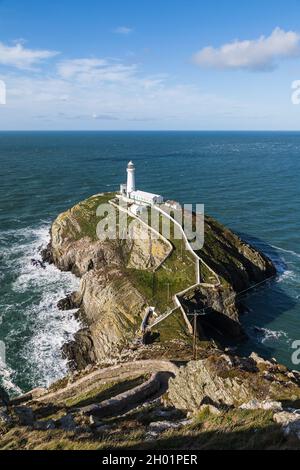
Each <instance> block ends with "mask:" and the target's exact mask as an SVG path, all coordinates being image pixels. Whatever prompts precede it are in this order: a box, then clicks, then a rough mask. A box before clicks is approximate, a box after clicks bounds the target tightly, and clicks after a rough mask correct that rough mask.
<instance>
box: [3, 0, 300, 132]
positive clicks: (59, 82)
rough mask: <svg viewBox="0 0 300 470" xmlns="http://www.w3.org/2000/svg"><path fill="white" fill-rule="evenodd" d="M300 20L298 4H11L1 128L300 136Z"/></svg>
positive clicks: (191, 0) (173, 0)
mask: <svg viewBox="0 0 300 470" xmlns="http://www.w3.org/2000/svg"><path fill="white" fill-rule="evenodd" d="M299 18H300V2H299V0H285V1H283V0H260V1H258V0H252V1H251V2H242V1H240V0H239V1H236V0H226V2H225V1H221V0H210V1H209V2H208V1H202V0H152V1H150V0H110V1H109V2H107V1H105V0H103V1H101V0H84V1H79V0H51V1H50V0H49V1H48V0H43V1H41V0H39V1H37V0H26V2H25V1H24V0H0V103H1V96H2V101H3V93H4V91H3V90H4V87H5V89H6V104H0V130H300V104H299V103H300V93H299V92H298V91H299V89H300V81H299V80H300V22H299ZM297 81H298V82H297ZM292 87H294V89H293V88H292ZM1 93H2V95H1Z"/></svg>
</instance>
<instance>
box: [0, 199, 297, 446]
mask: <svg viewBox="0 0 300 470" xmlns="http://www.w3.org/2000/svg"><path fill="white" fill-rule="evenodd" d="M108 201H111V202H113V204H115V205H116V209H117V217H116V220H117V223H119V220H120V219H119V217H120V213H119V208H118V201H117V199H115V195H114V194H103V195H97V196H93V197H91V198H89V199H87V200H86V201H83V202H81V203H79V204H78V205H76V206H74V207H73V208H72V209H70V210H68V211H67V212H65V213H63V214H61V215H60V216H58V218H57V219H56V220H55V221H54V223H53V225H52V228H51V243H50V244H49V246H48V247H47V249H46V250H44V252H43V257H44V260H45V261H48V262H51V263H55V265H56V266H57V267H58V268H59V269H62V270H69V271H72V272H73V273H75V274H76V275H77V276H79V277H80V278H81V285H80V290H79V291H78V292H74V293H72V294H70V295H69V296H68V297H67V298H66V299H62V301H61V302H60V303H59V306H60V308H61V309H68V308H74V307H76V308H77V309H78V315H79V317H80V318H81V320H82V329H81V330H80V331H79V332H78V333H77V335H76V336H75V339H74V341H73V342H72V343H70V344H68V345H65V347H64V354H66V355H67V356H68V358H69V361H70V366H71V369H73V371H70V373H69V374H68V375H67V376H66V377H65V378H63V379H62V380H59V381H58V382H56V383H54V384H52V385H51V387H50V388H49V389H41V388H38V389H35V390H32V391H30V392H29V393H27V394H25V395H23V396H19V397H17V398H14V399H10V397H8V396H7V394H6V393H5V392H4V391H0V392H1V393H0V449H35V450H37V449H39V450H41V449H48V450H51V449H70V450H72V449H82V450H89V449H91V450H92V449H102V450H103V449H105V450H112V449H152V450H154V449H229V448H230V449H286V448H289V449H298V448H299V439H300V418H299V414H298V407H299V403H300V374H299V373H298V372H296V371H290V370H288V369H287V368H286V367H284V366H282V365H280V364H278V363H277V362H276V361H275V360H272V361H266V360H264V359H263V358H261V357H259V356H258V355H257V354H255V353H252V354H251V356H250V357H247V358H242V357H239V356H236V355H234V354H231V353H230V352H228V350H227V352H225V350H224V348H222V340H224V342H225V340H226V339H227V338H228V337H230V338H231V339H233V340H235V341H239V340H240V339H242V338H243V331H242V328H241V325H240V322H239V314H240V312H241V306H240V303H239V296H238V294H239V293H240V292H241V291H244V290H245V289H248V288H250V287H253V286H256V285H257V284H258V285H260V284H261V283H263V282H264V281H266V280H268V279H270V278H272V276H274V275H275V268H274V266H273V264H272V263H271V261H270V260H269V259H268V258H266V257H265V256H264V255H263V254H261V253H259V252H258V251H257V250H256V249H254V248H253V247H251V246H250V245H249V244H247V243H245V242H244V241H242V240H241V239H240V238H239V237H238V236H236V235H235V234H234V233H232V232H231V231H230V230H228V229H226V228H225V227H223V226H222V225H221V224H219V223H218V222H216V221H215V220H214V219H212V218H210V217H205V243H204V247H203V249H202V250H199V251H198V252H195V253H194V252H191V251H188V250H186V249H185V248H186V247H185V246H184V244H183V242H182V241H180V240H178V239H175V237H174V227H172V230H171V232H170V236H169V237H168V238H165V236H159V237H156V236H154V232H153V231H152V230H151V229H150V228H149V227H148V226H147V224H145V223H144V224H141V223H140V221H139V220H136V219H135V218H134V217H133V216H132V215H130V216H129V222H130V224H131V225H130V227H131V228H130V235H129V236H128V237H127V239H125V240H123V239H122V240H120V239H118V238H116V239H115V240H111V239H105V240H102V241H100V240H99V239H98V238H97V235H96V227H97V223H98V222H99V218H98V217H97V216H96V209H97V207H98V206H99V204H101V203H107V202H108ZM190 216H192V217H194V216H193V215H190ZM160 217H161V218H162V217H164V215H163V214H160ZM197 263H199V264H197ZM198 268H199V269H198ZM199 273H200V275H199ZM199 309H201V311H202V313H205V315H204V316H201V317H200V319H199V320H198V324H197V331H196V333H197V334H196V343H197V360H192V358H193V352H194V350H193V347H192V334H191V333H192V325H191V323H190V318H191V317H190V314H191V313H193V312H194V311H195V310H199ZM153 310H154V311H155V315H156V316H155V315H154V314H153ZM62 315H63V312H62ZM141 329H142V330H143V342H141V341H140V340H141Z"/></svg>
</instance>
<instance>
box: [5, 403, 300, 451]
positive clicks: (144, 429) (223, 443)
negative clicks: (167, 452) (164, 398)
mask: <svg viewBox="0 0 300 470" xmlns="http://www.w3.org/2000/svg"><path fill="white" fill-rule="evenodd" d="M155 406H156V405H148V406H147V407H146V408H144V409H143V410H140V411H135V412H132V413H130V414H129V415H127V416H124V417H121V418H119V419H118V418H116V419H115V420H114V422H112V421H110V420H107V421H105V422H103V424H106V425H108V426H110V429H106V430H105V429H104V430H103V431H102V432H101V431H99V432H97V433H95V434H94V435H92V434H83V435H80V434H79V435H76V434H75V435H74V434H73V433H71V432H69V433H68V432H64V431H60V430H55V431H53V430H52V431H30V430H29V429H27V428H15V429H12V430H11V431H9V432H8V433H7V434H6V435H4V436H3V437H2V438H1V439H0V449H1V450H12V449H35V450H97V449H99V450H100V449H102V450H109V449H146V450H148V449H151V450H156V449H176V450H180V449H183V450H184V449H199V450H209V449H233V450H238V449H276V450H278V449H299V442H297V441H296V440H293V439H292V438H289V439H287V438H285V437H284V436H283V433H282V431H281V429H280V427H279V426H278V425H276V424H275V423H274V422H273V420H272V413H271V412H270V411H262V410H257V411H248V410H232V411H228V412H223V413H221V414H220V415H217V416H215V415H213V414H210V413H209V412H208V411H207V410H203V411H202V412H201V413H200V414H199V415H198V416H196V417H195V418H194V419H193V421H192V422H191V423H190V424H189V425H187V426H184V427H183V428H180V429H173V430H167V431H165V432H163V433H161V434H160V435H159V436H157V437H155V438H152V439H150V438H149V434H148V432H149V431H150V428H149V427H148V424H149V422H153V421H155V420H156V421H158V420H161V418H158V417H157V418H156V419H155V418H153V417H151V414H152V413H153V412H154V411H155Z"/></svg>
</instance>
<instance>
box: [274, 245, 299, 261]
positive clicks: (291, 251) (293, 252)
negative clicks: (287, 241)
mask: <svg viewBox="0 0 300 470" xmlns="http://www.w3.org/2000/svg"><path fill="white" fill-rule="evenodd" d="M271 246H272V248H275V249H276V250H278V251H282V252H283V253H288V254H289V255H292V256H295V257H296V258H300V254H299V253H296V251H293V250H285V249H284V248H280V247H279V246H276V245H271Z"/></svg>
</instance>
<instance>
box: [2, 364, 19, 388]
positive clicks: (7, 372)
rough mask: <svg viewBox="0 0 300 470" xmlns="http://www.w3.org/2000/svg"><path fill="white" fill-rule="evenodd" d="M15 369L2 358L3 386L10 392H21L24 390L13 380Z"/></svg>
mask: <svg viewBox="0 0 300 470" xmlns="http://www.w3.org/2000/svg"><path fill="white" fill-rule="evenodd" d="M13 373H14V372H13V370H12V369H11V368H10V367H8V366H7V364H5V363H4V362H3V361H2V359H1V358H0V382H1V386H2V387H3V388H4V389H5V390H7V391H8V392H9V393H14V394H21V393H22V390H21V389H20V387H18V386H17V385H16V384H15V383H14V382H13V378H12V377H13Z"/></svg>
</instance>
